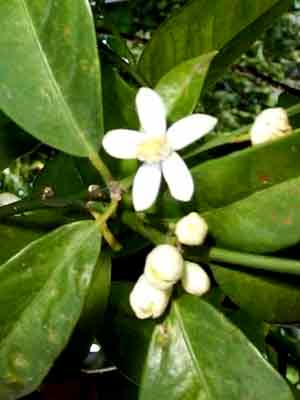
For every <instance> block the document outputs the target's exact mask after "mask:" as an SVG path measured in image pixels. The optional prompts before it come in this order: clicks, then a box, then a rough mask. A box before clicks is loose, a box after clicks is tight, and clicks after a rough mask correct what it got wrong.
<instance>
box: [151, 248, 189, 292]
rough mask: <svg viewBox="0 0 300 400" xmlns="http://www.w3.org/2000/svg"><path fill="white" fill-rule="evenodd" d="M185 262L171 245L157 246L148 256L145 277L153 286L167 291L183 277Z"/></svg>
mask: <svg viewBox="0 0 300 400" xmlns="http://www.w3.org/2000/svg"><path fill="white" fill-rule="evenodd" d="M183 266H184V261H183V258H182V256H181V254H180V253H179V251H178V250H177V249H176V247H174V246H171V245H169V244H162V245H159V246H156V247H155V248H154V249H153V250H152V251H151V252H150V253H149V254H148V256H147V258H146V265H145V276H146V278H147V280H148V282H149V283H151V285H153V286H155V287H156V288H157V289H161V290H165V289H168V288H170V287H172V286H173V285H174V284H175V283H176V282H177V281H178V280H179V279H180V278H181V276H182V273H183Z"/></svg>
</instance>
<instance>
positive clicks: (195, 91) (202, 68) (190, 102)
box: [155, 52, 216, 122]
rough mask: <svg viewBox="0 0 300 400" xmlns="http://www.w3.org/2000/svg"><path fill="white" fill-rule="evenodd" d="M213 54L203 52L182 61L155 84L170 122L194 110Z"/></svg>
mask: <svg viewBox="0 0 300 400" xmlns="http://www.w3.org/2000/svg"><path fill="white" fill-rule="evenodd" d="M215 54H216V53H214V52H213V53H209V54H204V55H202V56H200V57H196V58H193V59H191V60H188V61H185V62H183V63H182V64H180V65H178V66H176V67H175V68H173V69H172V70H171V71H170V72H168V73H167V74H166V75H164V76H163V77H162V78H161V79H160V81H159V82H158V84H157V85H156V88H155V90H156V91H157V92H158V93H159V94H160V96H161V97H162V98H163V100H164V103H165V105H166V107H167V113H168V118H169V120H170V121H171V122H175V121H177V120H178V119H180V118H183V117H185V116H186V115H189V114H191V113H192V112H193V111H194V109H195V107H196V105H197V104H198V100H199V97H200V94H201V90H202V87H203V83H204V80H205V77H206V73H207V71H208V68H209V65H210V63H211V61H212V59H213V57H214V56H215Z"/></svg>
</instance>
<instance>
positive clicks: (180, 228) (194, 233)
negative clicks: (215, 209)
mask: <svg viewBox="0 0 300 400" xmlns="http://www.w3.org/2000/svg"><path fill="white" fill-rule="evenodd" d="M207 232H208V226H207V223H206V221H205V220H204V218H202V217H201V215H199V214H198V213H196V212H192V213H190V214H188V215H186V216H185V217H183V218H181V219H180V220H179V221H178V222H177V224H176V228H175V234H176V237H177V239H178V241H179V242H180V243H182V244H186V245H188V246H199V245H201V244H203V242H204V240H205V238H206V235H207Z"/></svg>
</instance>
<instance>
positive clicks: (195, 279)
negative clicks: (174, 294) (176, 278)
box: [181, 261, 210, 296]
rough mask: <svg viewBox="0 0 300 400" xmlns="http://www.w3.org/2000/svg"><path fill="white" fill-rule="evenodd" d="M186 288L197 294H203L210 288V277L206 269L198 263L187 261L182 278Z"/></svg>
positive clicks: (187, 290) (189, 291)
mask: <svg viewBox="0 0 300 400" xmlns="http://www.w3.org/2000/svg"><path fill="white" fill-rule="evenodd" d="M181 283H182V286H183V288H184V290H185V291H186V292H188V293H190V294H193V295H195V296H202V295H203V294H205V293H206V292H208V291H209V289H210V278H209V276H208V275H207V273H206V272H205V270H204V269H203V268H202V267H200V265H198V264H196V263H192V262H189V261H185V263H184V272H183V276H182V279H181Z"/></svg>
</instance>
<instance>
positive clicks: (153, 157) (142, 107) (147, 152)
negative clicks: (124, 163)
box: [103, 88, 217, 211]
mask: <svg viewBox="0 0 300 400" xmlns="http://www.w3.org/2000/svg"><path fill="white" fill-rule="evenodd" d="M136 107H137V112H138V116H139V120H140V124H141V130H142V132H138V131H132V130H126V129H116V130H112V131H109V132H108V133H107V134H106V135H105V136H104V138H103V147H104V149H105V151H106V152H107V153H108V154H110V155H111V156H113V157H116V158H121V159H138V160H140V161H142V162H143V163H142V165H141V166H140V168H139V169H138V171H137V174H136V176H135V178H134V182H133V205H134V208H135V210H136V211H143V210H146V209H147V208H149V207H151V206H152V205H153V203H154V202H155V200H156V198H157V195H158V192H159V188H160V184H161V178H162V175H163V176H164V178H165V180H166V182H167V184H168V187H169V189H170V192H171V195H172V196H173V197H174V198H175V199H177V200H180V201H189V200H190V199H191V198H192V195H193V193H194V183H193V179H192V176H191V174H190V171H189V170H188V168H187V166H186V164H185V163H184V161H183V160H182V158H181V157H180V156H179V155H178V154H177V153H176V151H177V150H180V149H183V148H184V147H186V146H188V145H189V144H191V143H193V142H194V141H195V140H197V139H199V138H201V137H202V136H204V135H205V134H207V133H208V132H210V131H211V130H212V129H213V128H214V127H215V125H216V123H217V120H216V118H214V117H211V116H209V115H206V114H194V115H190V116H188V117H185V118H183V119H181V120H180V121H177V122H175V123H174V124H173V125H172V126H171V127H170V128H169V129H167V123H166V109H165V106H164V104H163V101H162V99H161V98H160V96H159V95H158V94H157V93H156V92H155V91H154V90H151V89H149V88H141V89H140V90H139V91H138V93H137V96H136Z"/></svg>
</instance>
